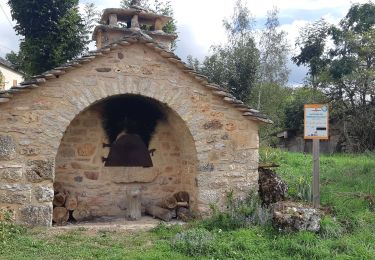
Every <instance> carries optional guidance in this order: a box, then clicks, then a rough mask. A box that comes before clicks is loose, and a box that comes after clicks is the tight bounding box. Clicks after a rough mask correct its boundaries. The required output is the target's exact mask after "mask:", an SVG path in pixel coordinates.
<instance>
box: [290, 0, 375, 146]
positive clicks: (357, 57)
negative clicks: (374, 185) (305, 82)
mask: <svg viewBox="0 0 375 260" xmlns="http://www.w3.org/2000/svg"><path fill="white" fill-rule="evenodd" d="M322 28H328V30H322V31H321V34H320V35H319V34H317V33H315V31H314V30H311V27H310V29H309V28H306V29H305V30H304V31H303V34H302V35H301V37H302V41H300V43H299V47H300V53H299V55H297V56H295V57H294V61H295V62H296V63H297V64H304V65H307V66H308V67H309V70H310V77H313V78H312V82H314V83H313V85H314V86H316V87H320V88H322V90H323V91H324V92H325V93H326V94H327V95H328V96H329V98H330V100H331V102H332V106H333V108H334V116H335V117H336V118H338V119H340V120H341V121H342V123H343V126H344V127H343V129H342V136H343V137H344V140H343V145H344V146H345V149H346V150H349V151H354V152H360V151H364V150H375V41H374V39H375V4H373V3H371V2H369V3H366V4H354V5H353V6H352V7H351V8H350V9H349V11H348V13H347V15H346V16H345V17H344V18H343V19H342V20H341V21H340V23H339V24H338V25H331V26H322ZM314 35H315V37H313V36H314ZM319 36H320V37H319ZM328 42H330V44H328ZM311 46H315V48H313V47H311Z"/></svg>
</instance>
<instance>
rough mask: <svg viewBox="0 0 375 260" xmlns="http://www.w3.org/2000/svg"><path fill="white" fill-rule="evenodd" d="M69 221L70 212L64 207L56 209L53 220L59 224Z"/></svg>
mask: <svg viewBox="0 0 375 260" xmlns="http://www.w3.org/2000/svg"><path fill="white" fill-rule="evenodd" d="M68 219H69V211H68V210H67V209H66V208H64V207H56V208H54V209H53V216H52V220H53V221H54V222H55V223H57V224H62V223H65V222H67V221H68Z"/></svg>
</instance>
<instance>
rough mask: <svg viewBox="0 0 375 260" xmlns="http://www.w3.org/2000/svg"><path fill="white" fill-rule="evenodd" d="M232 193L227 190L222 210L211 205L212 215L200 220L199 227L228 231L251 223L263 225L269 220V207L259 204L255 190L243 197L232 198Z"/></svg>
mask: <svg viewBox="0 0 375 260" xmlns="http://www.w3.org/2000/svg"><path fill="white" fill-rule="evenodd" d="M233 195H234V194H233V191H230V192H227V206H226V210H224V211H219V210H218V209H217V207H216V206H214V205H212V206H211V210H212V216H211V217H210V218H208V219H205V220H203V221H201V222H200V225H201V227H204V228H206V229H208V230H214V229H220V230H224V231H229V230H235V229H239V228H245V227H249V226H252V225H264V224H267V223H268V222H269V221H270V219H271V212H270V209H268V208H264V207H262V206H261V202H260V199H259V197H258V195H257V194H256V193H255V192H251V193H250V194H249V195H248V196H247V197H246V198H245V199H240V198H234V196H233Z"/></svg>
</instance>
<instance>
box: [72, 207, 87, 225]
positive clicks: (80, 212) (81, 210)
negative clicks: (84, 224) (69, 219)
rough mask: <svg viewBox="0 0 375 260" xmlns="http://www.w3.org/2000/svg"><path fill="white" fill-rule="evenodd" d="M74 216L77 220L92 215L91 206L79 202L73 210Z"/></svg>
mask: <svg viewBox="0 0 375 260" xmlns="http://www.w3.org/2000/svg"><path fill="white" fill-rule="evenodd" d="M72 216H73V218H74V219H75V220H77V221H82V220H85V219H87V218H89V217H90V216H91V212H90V209H89V207H88V206H87V205H86V204H84V203H79V204H78V206H77V208H76V209H75V210H74V211H73V213H72Z"/></svg>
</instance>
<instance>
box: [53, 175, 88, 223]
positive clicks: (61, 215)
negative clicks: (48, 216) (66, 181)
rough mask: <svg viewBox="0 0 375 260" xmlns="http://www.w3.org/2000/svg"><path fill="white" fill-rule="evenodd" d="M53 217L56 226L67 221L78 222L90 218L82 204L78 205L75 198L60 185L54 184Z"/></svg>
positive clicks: (86, 208) (85, 206)
mask: <svg viewBox="0 0 375 260" xmlns="http://www.w3.org/2000/svg"><path fill="white" fill-rule="evenodd" d="M53 186H54V193H55V196H54V198H53V215H52V220H53V222H54V223H56V224H64V223H66V222H68V221H80V220H84V219H86V218H88V217H89V216H90V211H89V209H88V207H87V205H85V204H84V203H78V199H77V196H75V195H74V194H72V193H71V192H69V191H68V190H66V189H64V187H63V185H61V183H58V182H56V183H54V185H53Z"/></svg>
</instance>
